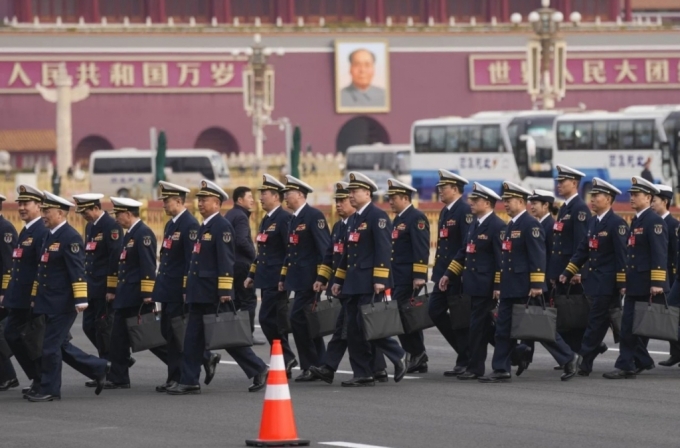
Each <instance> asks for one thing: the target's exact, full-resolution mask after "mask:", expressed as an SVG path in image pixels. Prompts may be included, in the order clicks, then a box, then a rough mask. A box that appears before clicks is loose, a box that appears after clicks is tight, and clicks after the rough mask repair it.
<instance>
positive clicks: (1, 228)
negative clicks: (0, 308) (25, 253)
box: [0, 215, 18, 295]
mask: <svg viewBox="0 0 680 448" xmlns="http://www.w3.org/2000/svg"><path fill="white" fill-rule="evenodd" d="M0 235H2V242H1V243H0V263H1V264H0V272H2V288H0V295H4V294H5V291H6V290H7V286H9V279H10V278H11V277H12V252H13V251H14V248H15V247H16V245H17V238H18V235H17V231H16V229H15V228H14V226H13V225H12V223H11V222H9V221H7V220H6V219H5V217H4V216H2V215H0Z"/></svg>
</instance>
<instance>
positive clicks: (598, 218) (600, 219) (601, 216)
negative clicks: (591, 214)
mask: <svg viewBox="0 0 680 448" xmlns="http://www.w3.org/2000/svg"><path fill="white" fill-rule="evenodd" d="M609 210H611V209H610V208H609V209H607V211H606V212H604V213H602V214H601V215H597V220H598V221H602V218H604V215H606V214H607V213H609Z"/></svg>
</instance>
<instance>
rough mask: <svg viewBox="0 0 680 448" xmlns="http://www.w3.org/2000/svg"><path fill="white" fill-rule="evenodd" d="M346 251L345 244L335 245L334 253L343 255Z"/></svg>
mask: <svg viewBox="0 0 680 448" xmlns="http://www.w3.org/2000/svg"><path fill="white" fill-rule="evenodd" d="M344 251H345V245H344V244H343V243H335V244H333V253H336V254H341V253H343V252H344Z"/></svg>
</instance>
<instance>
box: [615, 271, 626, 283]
mask: <svg viewBox="0 0 680 448" xmlns="http://www.w3.org/2000/svg"><path fill="white" fill-rule="evenodd" d="M616 281H617V282H619V283H623V282H625V281H626V274H622V273H620V272H617V273H616Z"/></svg>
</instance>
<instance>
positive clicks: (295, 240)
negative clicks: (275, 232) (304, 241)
mask: <svg viewBox="0 0 680 448" xmlns="http://www.w3.org/2000/svg"><path fill="white" fill-rule="evenodd" d="M298 241H300V236H299V235H298V234H297V233H293V234H291V235H288V242H289V243H290V244H297V243H298Z"/></svg>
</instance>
